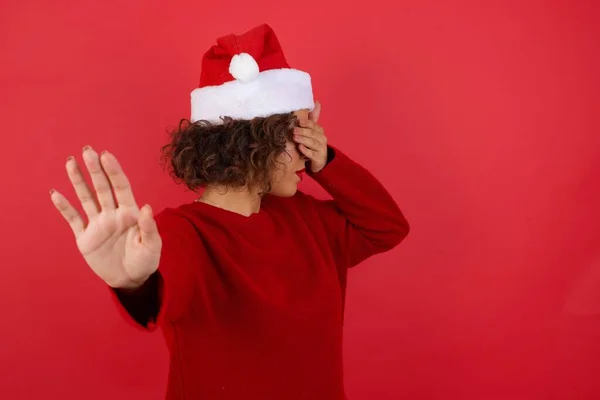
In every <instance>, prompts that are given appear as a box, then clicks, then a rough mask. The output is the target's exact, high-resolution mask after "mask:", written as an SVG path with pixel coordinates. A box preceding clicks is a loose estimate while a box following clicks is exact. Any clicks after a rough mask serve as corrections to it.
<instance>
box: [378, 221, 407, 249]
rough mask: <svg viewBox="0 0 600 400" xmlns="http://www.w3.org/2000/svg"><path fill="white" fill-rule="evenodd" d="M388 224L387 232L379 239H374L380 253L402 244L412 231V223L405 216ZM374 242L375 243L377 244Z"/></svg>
mask: <svg viewBox="0 0 600 400" xmlns="http://www.w3.org/2000/svg"><path fill="white" fill-rule="evenodd" d="M390 222H391V223H390V224H389V225H388V227H387V229H386V231H385V234H383V235H381V236H380V237H379V240H377V241H374V242H375V243H376V247H377V248H378V251H377V252H378V253H383V252H387V251H390V250H392V249H394V248H395V247H397V246H398V245H400V243H402V242H403V241H404V239H406V237H407V236H408V233H409V232H410V225H409V224H408V221H407V220H406V219H405V218H404V217H401V218H398V219H395V220H393V221H390ZM375 243H374V244H375Z"/></svg>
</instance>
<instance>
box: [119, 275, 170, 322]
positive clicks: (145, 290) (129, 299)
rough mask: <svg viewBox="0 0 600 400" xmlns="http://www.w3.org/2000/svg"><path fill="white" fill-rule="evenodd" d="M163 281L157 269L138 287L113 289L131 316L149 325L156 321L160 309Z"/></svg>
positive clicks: (136, 320)
mask: <svg viewBox="0 0 600 400" xmlns="http://www.w3.org/2000/svg"><path fill="white" fill-rule="evenodd" d="M161 281H162V277H161V276H160V274H159V272H158V271H157V272H155V273H154V274H152V275H150V277H149V278H148V279H147V280H146V281H145V282H144V283H143V284H142V285H140V286H139V287H137V288H134V289H133V288H132V289H112V290H113V292H114V293H115V296H116V298H117V300H118V301H119V303H120V304H121V305H122V307H123V308H124V309H125V311H126V312H127V313H128V314H129V316H130V317H131V318H132V319H133V320H134V321H135V322H136V323H138V324H139V325H141V326H143V327H148V326H149V324H150V323H152V322H155V321H156V319H157V317H158V312H159V310H160V286H161V284H162V282H161Z"/></svg>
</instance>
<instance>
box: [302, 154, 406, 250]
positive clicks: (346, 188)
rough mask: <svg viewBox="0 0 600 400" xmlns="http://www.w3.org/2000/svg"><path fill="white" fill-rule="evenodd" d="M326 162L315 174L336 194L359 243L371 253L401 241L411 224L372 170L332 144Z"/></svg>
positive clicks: (330, 191)
mask: <svg viewBox="0 0 600 400" xmlns="http://www.w3.org/2000/svg"><path fill="white" fill-rule="evenodd" d="M329 152H330V156H329V162H328V164H327V166H326V167H325V168H324V169H323V170H321V171H319V172H318V173H316V174H312V177H313V178H314V179H315V181H317V183H319V184H320V185H321V186H322V187H323V188H324V189H325V190H326V191H327V192H328V193H329V194H330V195H331V196H332V198H333V200H334V203H335V205H336V207H337V208H338V210H339V212H340V213H341V214H342V215H343V216H344V217H345V218H346V219H347V220H348V222H349V223H350V225H351V226H352V228H351V229H352V230H353V231H356V232H358V233H359V234H360V236H361V238H362V239H361V243H359V245H362V246H368V247H370V250H369V251H370V253H376V252H381V251H386V250H389V249H391V248H393V247H394V246H396V245H397V244H399V243H400V242H401V241H402V240H403V239H404V238H405V237H406V236H407V235H408V232H409V224H408V222H407V220H406V218H405V217H404V215H403V213H402V211H401V210H400V208H399V207H398V205H397V203H396V202H395V201H394V199H393V198H392V196H391V195H390V193H389V192H388V191H387V190H386V189H385V188H384V186H383V185H382V184H381V183H380V182H379V180H377V179H376V178H375V177H374V176H373V175H372V174H371V173H370V172H369V171H367V170H366V169H365V168H363V167H362V166H360V165H359V164H357V163H356V162H354V161H353V160H351V159H350V158H348V157H347V156H346V155H345V154H344V153H342V152H341V151H340V150H338V149H334V148H330V150H329Z"/></svg>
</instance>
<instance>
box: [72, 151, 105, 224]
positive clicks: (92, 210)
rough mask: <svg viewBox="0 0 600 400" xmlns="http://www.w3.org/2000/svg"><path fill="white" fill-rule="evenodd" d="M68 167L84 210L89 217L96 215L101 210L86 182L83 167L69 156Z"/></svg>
mask: <svg viewBox="0 0 600 400" xmlns="http://www.w3.org/2000/svg"><path fill="white" fill-rule="evenodd" d="M66 169H67V175H68V176H69V180H70V181H71V184H72V185H73V189H75V193H76V194H77V198H79V201H80V202H81V207H82V208H83V211H84V212H85V214H86V215H87V217H88V219H90V218H93V217H95V216H96V215H97V214H98V213H99V212H100V210H99V209H98V204H97V203H96V199H95V198H94V196H93V194H92V192H91V190H90V188H89V186H88V184H87V183H86V181H85V179H84V177H83V174H82V173H81V169H80V168H79V165H78V163H77V161H76V160H75V158H74V157H69V158H68V159H67V164H66Z"/></svg>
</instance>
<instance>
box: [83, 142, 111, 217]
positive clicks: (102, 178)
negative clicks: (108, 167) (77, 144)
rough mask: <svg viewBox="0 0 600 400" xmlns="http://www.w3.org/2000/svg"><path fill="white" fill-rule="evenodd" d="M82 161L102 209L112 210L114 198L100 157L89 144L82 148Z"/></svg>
mask: <svg viewBox="0 0 600 400" xmlns="http://www.w3.org/2000/svg"><path fill="white" fill-rule="evenodd" d="M83 161H84V163H85V165H86V167H87V169H88V171H89V172H90V177H91V178H92V183H93V184H94V188H95V189H96V197H97V198H98V203H100V207H101V208H102V209H103V210H112V209H114V208H115V200H114V198H113V194H112V189H111V187H110V182H109V180H108V177H107V176H106V174H105V172H104V170H103V169H102V166H101V165H100V157H98V153H96V151H94V149H92V148H91V147H90V146H86V147H84V149H83Z"/></svg>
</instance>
